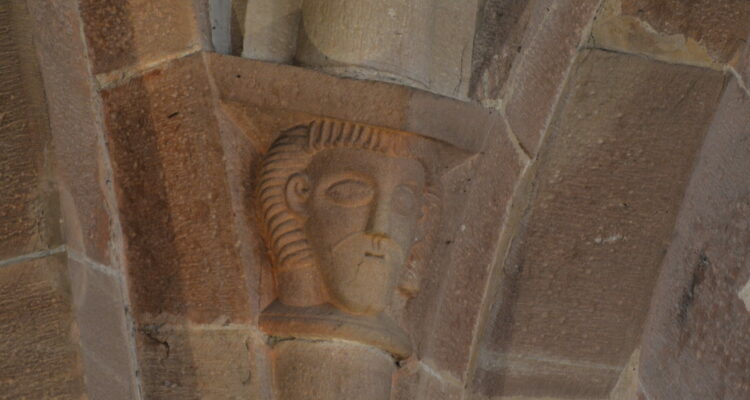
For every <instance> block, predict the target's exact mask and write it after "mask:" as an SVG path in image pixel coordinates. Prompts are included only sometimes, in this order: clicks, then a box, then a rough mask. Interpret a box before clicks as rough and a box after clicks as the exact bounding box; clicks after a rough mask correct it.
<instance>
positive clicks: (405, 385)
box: [391, 360, 463, 400]
mask: <svg viewBox="0 0 750 400" xmlns="http://www.w3.org/2000/svg"><path fill="white" fill-rule="evenodd" d="M462 394H463V385H462V384H461V383H460V382H459V381H457V380H449V379H446V378H445V377H442V376H440V375H438V374H437V372H435V371H434V370H432V369H430V368H429V367H427V366H426V365H425V364H423V363H422V362H419V361H417V360H408V361H406V362H405V363H403V364H402V365H401V367H400V368H399V370H398V371H396V373H395V374H394V375H393V394H392V395H391V399H392V400H461V395H462Z"/></svg>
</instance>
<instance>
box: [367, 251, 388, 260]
mask: <svg viewBox="0 0 750 400" xmlns="http://www.w3.org/2000/svg"><path fill="white" fill-rule="evenodd" d="M365 257H370V258H377V259H379V260H385V255H384V254H375V253H370V252H369V251H366V252H365Z"/></svg>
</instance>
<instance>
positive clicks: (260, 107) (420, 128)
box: [204, 53, 498, 152]
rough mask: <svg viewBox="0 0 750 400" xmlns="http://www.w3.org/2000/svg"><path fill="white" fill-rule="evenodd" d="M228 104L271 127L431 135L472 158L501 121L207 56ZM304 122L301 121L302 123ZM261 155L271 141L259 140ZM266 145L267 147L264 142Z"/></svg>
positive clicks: (362, 84) (413, 96) (298, 71)
mask: <svg viewBox="0 0 750 400" xmlns="http://www.w3.org/2000/svg"><path fill="white" fill-rule="evenodd" d="M204 56H205V57H206V62H207V64H208V68H209V71H210V73H211V76H212V78H213V79H214V82H215V84H216V86H217V90H218V92H219V93H218V95H219V98H220V99H221V100H222V101H223V102H225V103H237V104H240V105H242V107H248V106H249V107H255V108H256V109H257V111H255V112H254V113H255V114H261V111H262V113H267V114H268V116H267V117H263V116H260V115H259V116H258V117H257V118H265V119H266V120H268V121H272V120H274V119H278V118H279V117H278V115H279V112H280V111H281V114H285V115H288V114H289V113H296V115H298V116H301V115H307V116H308V118H309V116H316V117H329V118H335V119H339V120H345V121H351V122H357V123H363V124H368V125H373V126H378V127H383V128H388V129H394V130H399V131H407V132H414V133H419V134H421V135H427V136H429V137H432V138H434V139H438V140H442V141H444V142H447V143H449V144H452V145H454V146H457V147H459V148H461V149H465V150H466V151H469V152H477V151H479V150H481V148H482V146H483V144H484V140H485V138H486V137H487V134H488V132H490V129H492V127H493V126H494V125H495V124H497V121H498V116H497V115H496V114H493V113H492V112H489V111H487V110H486V109H484V108H483V107H481V106H479V105H477V104H470V103H465V102H460V101H457V100H454V99H450V98H446V97H442V96H438V95H435V94H432V93H428V92H425V91H422V90H416V89H411V88H408V87H404V86H401V85H394V84H389V83H383V82H372V81H360V80H353V79H342V78H337V77H333V76H330V75H327V74H323V73H320V72H317V71H312V70H309V69H305V68H299V67H293V66H288V65H279V64H271V63H264V62H258V61H252V60H247V59H241V58H237V57H227V56H222V55H218V54H212V53H206V54H205V55H204ZM298 118H299V117H298ZM256 140H259V142H258V144H259V145H260V146H261V148H262V149H265V147H267V146H268V145H270V140H272V137H271V135H268V134H267V133H266V138H265V139H263V138H256ZM263 140H265V142H263Z"/></svg>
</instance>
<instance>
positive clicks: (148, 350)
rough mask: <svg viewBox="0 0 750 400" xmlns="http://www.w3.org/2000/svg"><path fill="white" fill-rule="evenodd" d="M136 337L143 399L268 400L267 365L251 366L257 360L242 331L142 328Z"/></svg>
mask: <svg viewBox="0 0 750 400" xmlns="http://www.w3.org/2000/svg"><path fill="white" fill-rule="evenodd" d="M137 338H138V343H139V344H138V347H139V360H140V363H141V368H142V374H143V375H142V385H143V393H144V397H145V398H158V399H165V400H172V399H174V400H177V399H263V400H265V399H268V396H267V395H264V394H262V393H263V391H264V390H266V389H268V390H270V385H271V380H270V379H268V378H267V377H265V378H264V374H265V373H267V372H266V371H264V370H265V369H267V366H264V367H263V368H261V369H260V370H259V369H258V368H257V367H256V366H255V365H254V364H255V363H256V362H257V360H259V359H261V355H260V353H259V351H254V350H255V347H253V346H254V345H253V342H252V334H251V332H250V331H248V330H247V329H244V328H241V329H235V328H227V327H221V326H211V327H207V328H206V329H200V328H199V327H196V329H187V328H185V327H178V326H171V325H166V326H164V325H146V326H142V327H141V328H139V329H138V335H137ZM264 379H265V380H264Z"/></svg>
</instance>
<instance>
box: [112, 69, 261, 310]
mask: <svg viewBox="0 0 750 400" xmlns="http://www.w3.org/2000/svg"><path fill="white" fill-rule="evenodd" d="M211 96H212V95H211V91H210V89H209V83H208V79H207V76H206V73H205V70H204V65H203V62H202V58H201V56H200V55H196V56H190V57H186V58H184V59H180V60H177V61H174V62H172V63H170V64H169V65H166V66H164V67H163V68H159V69H156V70H154V71H152V72H150V73H148V74H146V75H145V76H143V77H140V78H135V79H131V80H130V81H129V82H127V83H125V84H123V85H122V86H119V87H114V88H112V89H109V90H106V91H104V92H103V93H102V98H103V103H104V118H105V124H106V127H107V135H108V141H109V143H110V153H111V158H112V165H113V170H114V171H113V176H114V182H115V183H116V185H117V188H116V190H117V200H118V201H117V202H118V205H119V207H120V221H121V224H122V229H123V235H124V241H125V249H124V251H125V257H126V259H127V266H128V274H129V276H130V290H131V299H132V303H133V307H134V313H135V317H136V319H137V320H138V321H140V322H144V321H147V320H148V319H149V318H153V317H156V316H159V315H160V314H168V315H174V316H179V317H186V318H188V319H189V320H191V321H194V322H212V321H216V320H221V321H224V322H228V321H234V322H237V321H246V320H248V319H249V318H250V315H249V300H248V294H247V286H246V280H245V275H244V271H243V270H242V267H241V264H240V262H239V257H238V251H237V242H238V239H237V236H236V233H235V226H234V219H233V216H232V208H231V207H232V205H231V201H230V198H229V193H228V188H227V177H226V172H225V169H224V159H223V158H224V154H223V150H222V143H221V139H220V137H219V132H218V125H217V123H216V120H215V118H214V113H213V109H212V107H213V103H212V101H211Z"/></svg>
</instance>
